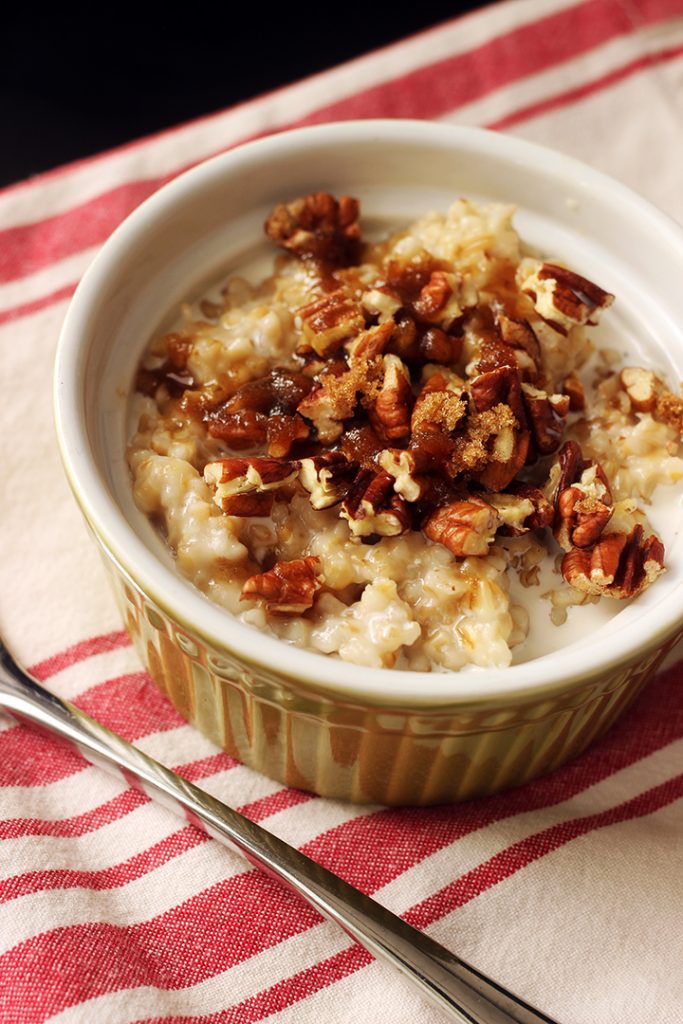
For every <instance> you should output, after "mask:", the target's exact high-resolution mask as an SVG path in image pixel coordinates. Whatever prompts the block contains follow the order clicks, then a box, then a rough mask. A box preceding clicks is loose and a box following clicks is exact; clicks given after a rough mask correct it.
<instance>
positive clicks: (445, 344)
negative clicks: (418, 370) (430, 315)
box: [419, 327, 463, 366]
mask: <svg viewBox="0 0 683 1024" xmlns="http://www.w3.org/2000/svg"><path fill="white" fill-rule="evenodd" d="M419 346H420V355H421V356H422V358H423V359H424V360H425V361H426V362H428V363H439V364H441V365H442V366H452V365H453V363H457V361H458V359H460V356H461V354H462V347H463V339H462V338H461V337H455V336H454V335H452V334H446V332H445V331H442V330H441V329H440V328H439V327H430V328H428V330H426V331H425V332H424V334H423V335H422V337H421V338H420V341H419Z"/></svg>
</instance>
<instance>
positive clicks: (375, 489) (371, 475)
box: [340, 469, 411, 537]
mask: <svg viewBox="0 0 683 1024" xmlns="http://www.w3.org/2000/svg"><path fill="white" fill-rule="evenodd" d="M340 515H341V516H342V517H343V518H344V519H346V520H347V521H348V524H349V529H350V531H351V533H352V534H353V536H354V537H371V536H373V534H376V535H377V536H380V537H397V536H398V535H399V534H401V533H405V532H406V531H407V530H409V529H410V526H411V515H410V510H409V508H408V504H407V502H406V500H405V498H403V497H402V496H401V495H400V494H396V492H395V491H394V481H393V478H392V477H391V476H389V474H388V473H385V472H380V473H376V472H375V471H374V470H372V469H362V470H361V471H360V473H359V474H358V476H357V477H356V480H355V482H354V483H353V484H352V485H351V487H350V488H349V490H348V492H347V495H346V498H345V499H344V502H343V504H342V507H341V511H340Z"/></svg>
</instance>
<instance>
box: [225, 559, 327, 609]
mask: <svg viewBox="0 0 683 1024" xmlns="http://www.w3.org/2000/svg"><path fill="white" fill-rule="evenodd" d="M322 582H323V580H322V576H321V573H320V559H319V558H316V557H313V556H308V557H307V558H295V559H294V560H293V561H291V562H276V564H275V565H274V566H273V568H272V569H270V570H269V572H262V573H258V574H257V575H256V576H250V577H249V579H248V580H247V581H246V583H245V584H244V586H243V587H242V593H241V594H240V600H241V601H247V600H250V599H257V600H261V601H263V602H264V604H265V606H266V609H267V611H269V612H271V613H273V614H276V615H301V614H302V613H303V612H305V611H306V610H307V609H308V608H311V607H312V606H313V601H314V599H315V595H316V593H317V592H318V590H320V587H321V586H322Z"/></svg>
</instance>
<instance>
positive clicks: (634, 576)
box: [562, 524, 664, 601]
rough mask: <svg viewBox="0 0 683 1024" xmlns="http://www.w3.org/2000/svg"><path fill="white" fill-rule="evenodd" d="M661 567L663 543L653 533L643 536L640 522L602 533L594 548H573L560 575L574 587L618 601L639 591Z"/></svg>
mask: <svg viewBox="0 0 683 1024" xmlns="http://www.w3.org/2000/svg"><path fill="white" fill-rule="evenodd" d="M663 570H664V545H663V544H662V542H661V541H660V540H659V538H658V537H655V536H654V535H651V536H649V537H647V538H644V536H643V527H642V526H641V525H640V524H638V525H637V526H634V527H633V529H632V530H631V532H630V533H628V534H626V533H608V534H604V535H603V536H602V538H601V539H600V540H599V541H598V543H597V544H596V545H595V546H594V547H593V548H591V549H588V550H579V549H578V548H573V549H572V550H571V551H569V552H568V553H567V554H566V555H565V556H564V558H563V559H562V575H563V576H564V578H565V580H566V581H567V583H569V584H571V586H572V587H574V588H575V589H576V590H580V591H582V592H583V593H585V594H596V595H599V596H603V595H604V596H605V597H613V598H615V599H616V600H620V601H624V600H626V599H628V598H630V597H635V596H636V595H637V594H640V593H641V592H642V591H643V590H645V588H646V587H648V586H649V585H650V584H651V583H653V582H654V580H655V579H656V578H657V576H659V575H660V573H661V572H663Z"/></svg>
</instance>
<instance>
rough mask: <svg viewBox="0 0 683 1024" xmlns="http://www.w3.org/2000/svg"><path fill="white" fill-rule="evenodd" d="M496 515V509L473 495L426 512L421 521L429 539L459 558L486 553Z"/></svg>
mask: <svg viewBox="0 0 683 1024" xmlns="http://www.w3.org/2000/svg"><path fill="white" fill-rule="evenodd" d="M499 524H500V517H499V515H498V512H497V511H496V509H495V508H494V507H493V506H492V505H490V504H489V503H488V502H486V501H484V500H483V499H482V498H477V497H476V496H474V495H471V496H470V497H468V498H466V499H462V500H461V499H458V500H456V501H451V502H449V503H448V504H447V505H442V506H441V507H440V508H437V509H435V510H434V511H433V512H430V513H429V515H428V516H427V518H426V519H425V520H424V522H423V524H422V530H423V532H424V534H425V536H426V537H428V538H429V540H432V541H434V542H435V543H437V544H443V545H444V547H447V548H448V550H449V551H452V552H453V554H454V555H457V556H459V557H463V558H464V557H466V556H468V555H486V554H488V550H489V548H490V546H491V544H493V541H494V537H495V533H496V530H497V528H498V526H499Z"/></svg>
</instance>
